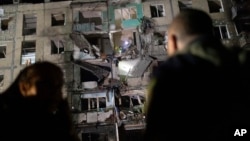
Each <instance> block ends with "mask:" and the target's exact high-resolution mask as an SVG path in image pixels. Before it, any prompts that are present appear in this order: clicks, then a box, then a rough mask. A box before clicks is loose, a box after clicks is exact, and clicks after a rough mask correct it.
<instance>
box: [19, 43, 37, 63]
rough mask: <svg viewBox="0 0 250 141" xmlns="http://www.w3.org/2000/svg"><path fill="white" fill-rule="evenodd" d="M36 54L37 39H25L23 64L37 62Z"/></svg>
mask: <svg viewBox="0 0 250 141" xmlns="http://www.w3.org/2000/svg"><path fill="white" fill-rule="evenodd" d="M35 56H36V42H35V41H23V43H22V56H21V57H22V58H21V64H22V65H24V64H26V65H28V64H32V63H35Z"/></svg>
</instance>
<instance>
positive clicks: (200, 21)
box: [176, 8, 213, 36]
mask: <svg viewBox="0 0 250 141" xmlns="http://www.w3.org/2000/svg"><path fill="white" fill-rule="evenodd" d="M176 20H177V21H178V22H181V25H182V26H183V29H184V30H185V33H186V34H187V35H193V34H200V35H211V36H212V35H213V21H212V19H211V17H210V16H209V15H208V14H207V13H206V12H205V11H202V10H198V9H194V8H189V9H185V10H182V11H180V13H179V15H178V16H177V17H176Z"/></svg>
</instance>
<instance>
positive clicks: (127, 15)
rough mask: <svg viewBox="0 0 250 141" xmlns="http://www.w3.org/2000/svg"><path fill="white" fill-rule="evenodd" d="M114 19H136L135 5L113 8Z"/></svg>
mask: <svg viewBox="0 0 250 141" xmlns="http://www.w3.org/2000/svg"><path fill="white" fill-rule="evenodd" d="M115 14H116V15H115V16H116V19H121V20H129V19H137V10H136V7H128V8H121V9H115Z"/></svg>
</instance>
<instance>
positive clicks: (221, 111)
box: [144, 9, 250, 141]
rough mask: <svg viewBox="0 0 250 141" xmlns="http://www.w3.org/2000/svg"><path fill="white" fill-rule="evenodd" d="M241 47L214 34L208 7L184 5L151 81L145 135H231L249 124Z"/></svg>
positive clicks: (155, 140) (200, 140)
mask: <svg viewBox="0 0 250 141" xmlns="http://www.w3.org/2000/svg"><path fill="white" fill-rule="evenodd" d="M243 52H244V51H243V50H241V49H238V48H227V47H225V46H224V45H223V44H222V43H221V42H220V40H219V39H217V38H215V37H214V34H213V24H212V20H211V18H210V16H209V15H208V14H207V13H206V12H204V11H202V10H197V9H187V10H184V11H181V12H180V13H179V14H178V15H177V16H176V17H175V18H174V19H173V21H172V23H171V25H170V26H169V28H168V46H167V55H168V59H167V60H166V61H165V62H164V63H162V64H160V65H159V66H158V68H157V70H156V72H154V76H153V77H152V79H151V82H150V85H149V91H148V96H147V97H148V99H147V106H146V109H145V110H146V122H147V125H146V129H145V136H144V137H145V141H160V140H177V141H179V140H183V139H184V140H192V141H217V140H219V141H228V140H232V139H234V138H235V137H234V132H235V131H236V129H237V128H239V129H241V128H248V127H249V125H250V124H249V123H250V120H249V119H250V118H249V116H248V111H249V104H248V103H250V102H249V98H248V96H249V94H250V93H249V90H248V89H247V88H250V87H249V84H250V83H249V82H248V81H249V79H248V80H246V79H245V80H243V78H249V77H247V76H248V75H247V73H246V72H244V71H242V68H243V67H245V68H246V67H247V66H246V65H244V63H246V62H247V59H246V58H247V57H244V53H243ZM240 56H241V57H240ZM243 73H244V74H243ZM244 75H245V76H244ZM249 131H250V130H249ZM236 138H237V137H236Z"/></svg>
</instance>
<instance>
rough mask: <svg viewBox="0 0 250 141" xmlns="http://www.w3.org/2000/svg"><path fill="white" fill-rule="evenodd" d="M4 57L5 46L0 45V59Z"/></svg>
mask: <svg viewBox="0 0 250 141" xmlns="http://www.w3.org/2000/svg"><path fill="white" fill-rule="evenodd" d="M1 58H6V46H0V59H1Z"/></svg>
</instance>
